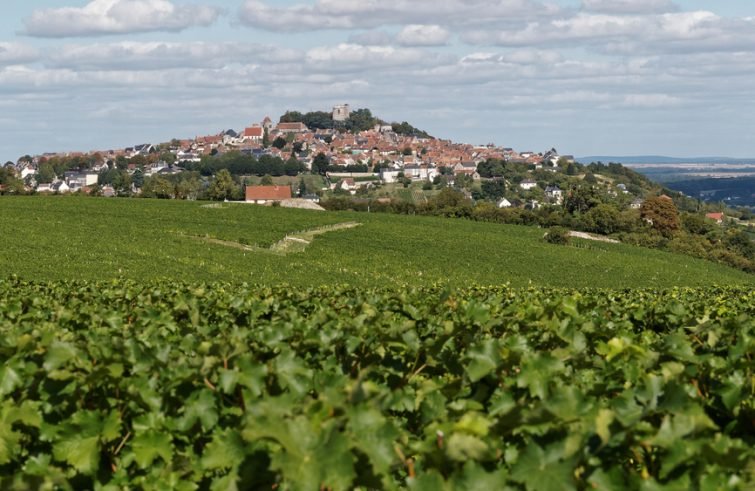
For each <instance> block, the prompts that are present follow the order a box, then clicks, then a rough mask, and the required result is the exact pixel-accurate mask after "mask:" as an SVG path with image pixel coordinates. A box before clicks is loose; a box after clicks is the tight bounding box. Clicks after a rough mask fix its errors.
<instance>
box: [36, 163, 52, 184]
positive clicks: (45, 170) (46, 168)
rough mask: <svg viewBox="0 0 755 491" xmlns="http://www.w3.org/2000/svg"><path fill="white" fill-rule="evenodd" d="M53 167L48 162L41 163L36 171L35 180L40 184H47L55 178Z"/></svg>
mask: <svg viewBox="0 0 755 491" xmlns="http://www.w3.org/2000/svg"><path fill="white" fill-rule="evenodd" d="M55 177H56V176H55V169H53V168H52V165H50V164H47V163H45V164H41V165H40V166H39V170H38V172H37V182H38V183H40V184H49V183H51V182H52V181H54V180H55Z"/></svg>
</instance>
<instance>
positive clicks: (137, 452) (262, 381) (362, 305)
mask: <svg viewBox="0 0 755 491" xmlns="http://www.w3.org/2000/svg"><path fill="white" fill-rule="evenodd" d="M356 230H359V229H356ZM317 240H320V239H317ZM315 242H316V241H315ZM753 314H755V293H753V291H752V289H751V288H748V287H741V288H701V289H669V290H658V289H638V290H631V291H630V290H624V291H613V292H611V291H601V290H582V291H575V290H567V289H539V288H528V289H527V288H525V289H510V288H507V287H495V288H464V289H454V290H451V289H445V288H434V287H428V288H418V289H406V290H405V291H402V292H398V291H396V290H386V289H376V288H354V287H320V288H292V287H283V286H278V287H250V286H239V285H238V284H230V283H206V284H204V283H189V284H182V283H178V282H175V281H170V282H168V281H165V282H140V283H136V282H131V281H124V280H121V281H107V282H94V283H91V282H56V283H29V282H25V281H22V280H18V279H11V280H7V281H4V282H0V361H1V362H2V364H0V401H1V402H0V404H1V405H0V488H2V489H11V490H36V489H102V490H120V489H154V490H158V489H180V490H195V489H200V490H205V489H206V490H235V489H267V490H270V489H280V490H320V489H323V490H326V489H327V490H334V491H337V490H347V489H354V488H359V489H406V488H409V489H418V490H433V491H435V490H443V489H447V490H452V489H459V490H491V489H512V490H532V491H534V490H537V491H549V490H572V489H574V490H576V489H580V490H581V489H606V490H613V489H647V490H666V489H668V490H676V489H679V490H687V489H700V490H726V489H741V490H745V489H752V485H753V483H754V482H755V450H754V449H755V374H754V373H753V367H754V366H755V364H754V363H753V356H755V321H754V320H753V319H754V317H753Z"/></svg>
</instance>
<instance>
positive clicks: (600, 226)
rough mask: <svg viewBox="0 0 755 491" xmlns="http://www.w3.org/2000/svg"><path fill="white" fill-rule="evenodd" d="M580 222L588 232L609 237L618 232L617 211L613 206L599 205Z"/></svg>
mask: <svg viewBox="0 0 755 491" xmlns="http://www.w3.org/2000/svg"><path fill="white" fill-rule="evenodd" d="M582 220H583V225H584V226H585V228H587V230H589V231H590V232H595V233H598V234H603V235H610V234H612V233H614V232H617V231H618V230H619V210H617V209H616V207H615V206H613V205H609V204H599V205H597V206H596V207H594V208H592V209H590V210H589V211H588V212H587V213H585V215H584V216H583V218H582Z"/></svg>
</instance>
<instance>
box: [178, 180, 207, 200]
mask: <svg viewBox="0 0 755 491" xmlns="http://www.w3.org/2000/svg"><path fill="white" fill-rule="evenodd" d="M201 188H202V183H201V182H199V179H197V178H196V177H191V178H189V179H181V180H180V181H179V182H178V183H177V184H176V199H187V200H192V201H193V200H195V199H197V196H199V191H200V189H201Z"/></svg>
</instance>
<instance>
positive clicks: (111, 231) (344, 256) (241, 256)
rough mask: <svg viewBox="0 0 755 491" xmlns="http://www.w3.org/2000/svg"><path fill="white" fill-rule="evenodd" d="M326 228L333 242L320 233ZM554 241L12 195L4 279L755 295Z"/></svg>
mask: <svg viewBox="0 0 755 491" xmlns="http://www.w3.org/2000/svg"><path fill="white" fill-rule="evenodd" d="M344 224H359V226H355V227H353V228H344ZM318 230H319V231H323V230H327V231H328V232H327V233H323V234H320V235H313V233H314V232H316V231H318ZM544 233H545V231H544V230H543V229H539V228H537V227H524V226H513V225H500V224H495V223H481V222H472V221H467V220H449V219H443V218H435V217H420V216H398V215H388V214H375V213H349V212H328V213H315V212H311V211H307V210H291V209H283V208H267V207H260V206H251V205H243V204H230V203H225V204H224V203H214V204H208V203H197V202H186V201H171V200H147V199H138V200H133V199H113V200H107V199H91V198H77V197H55V196H52V197H42V196H33V197H19V198H10V197H3V198H2V199H0V272H2V273H0V279H3V278H8V277H10V276H11V275H16V276H18V277H20V278H23V279H27V280H38V281H39V280H43V281H66V280H87V281H100V280H110V279H127V280H134V281H149V280H161V279H166V280H173V279H180V280H184V281H224V282H233V283H244V282H246V283H249V284H264V285H271V284H278V283H281V282H285V283H287V284H290V285H294V286H296V287H299V288H309V287H313V286H319V285H324V284H348V285H352V286H359V287H363V288H371V287H374V286H380V285H387V284H391V285H401V286H409V287H422V286H425V285H433V284H435V285H438V284H443V285H448V286H451V287H468V286H473V285H480V284H481V285H500V284H509V285H511V286H515V287H527V286H530V285H537V286H556V287H568V288H584V287H600V288H643V287H651V288H659V287H673V286H689V287H693V286H712V285H732V286H733V285H742V286H744V285H750V286H753V285H755V275H748V274H746V273H743V272H740V271H736V270H733V269H731V268H727V267H724V266H721V265H719V264H715V263H712V262H708V261H703V260H698V259H692V258H690V257H688V256H681V255H675V254H670V253H665V252H660V251H656V250H650V249H643V248H639V247H632V246H628V245H625V244H599V243H596V242H590V241H580V240H574V243H573V245H572V246H571V247H564V246H558V245H552V244H547V243H545V242H544V241H543V235H544ZM287 238H288V240H287ZM292 238H293V239H296V238H303V240H305V241H306V244H305V243H304V242H301V241H299V244H301V245H302V246H301V247H293V248H290V247H286V248H284V249H285V250H286V251H289V252H290V251H292V250H293V251H297V253H292V254H285V255H283V254H271V253H270V251H275V250H279V249H280V247H279V244H281V243H282V241H285V242H287V243H291V244H288V245H292V244H293V242H296V241H295V240H294V241H292V240H291V239H292ZM293 245H296V244H293ZM304 245H306V247H304Z"/></svg>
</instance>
